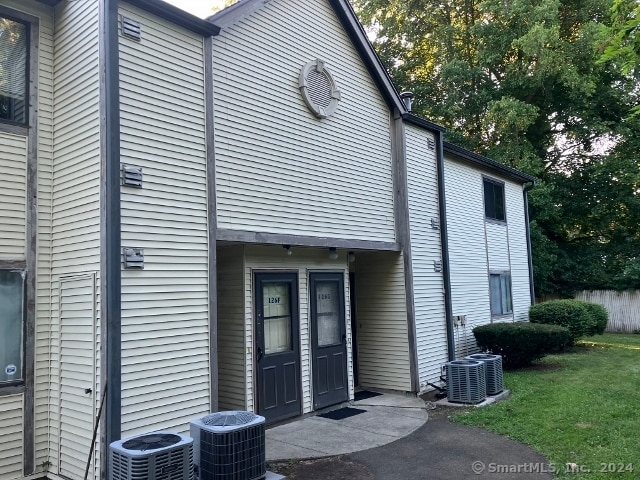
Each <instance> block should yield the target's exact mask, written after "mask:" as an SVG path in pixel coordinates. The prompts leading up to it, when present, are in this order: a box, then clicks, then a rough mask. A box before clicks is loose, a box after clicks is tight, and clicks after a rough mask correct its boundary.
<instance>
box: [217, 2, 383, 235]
mask: <svg viewBox="0 0 640 480" xmlns="http://www.w3.org/2000/svg"><path fill="white" fill-rule="evenodd" d="M213 41H214V54H213V64H214V65H213V72H214V85H215V88H214V90H215V125H216V183H217V185H216V190H217V209H218V226H219V228H224V229H237V230H250V231H257V232H271V233H287V234H299V235H315V236H328V237H339V238H347V239H365V240H378V241H394V238H395V227H394V214H393V185H392V175H391V147H390V128H389V110H388V107H387V105H386V104H385V102H384V100H383V98H382V97H381V95H380V93H379V92H378V90H377V88H376V86H375V84H374V83H373V81H372V79H371V78H370V76H369V73H368V71H367V70H366V68H365V67H364V65H363V63H362V61H361V59H360V58H359V56H358V54H357V52H356V50H355V48H354V47H353V45H352V44H351V42H350V40H349V38H348V37H347V35H346V33H345V31H344V29H343V28H342V26H341V25H340V23H339V20H338V19H337V17H336V15H335V13H334V12H333V10H332V9H331V7H330V5H329V3H328V2H326V1H317V2H315V1H314V2H301V1H297V0H273V1H271V2H268V3H267V2H265V5H264V6H263V7H261V8H260V9H259V10H258V11H256V12H254V13H253V14H251V15H249V16H248V17H246V18H244V19H243V20H241V21H239V22H238V23H236V24H235V25H233V26H230V27H229V28H227V29H225V30H223V32H222V33H221V34H220V35H219V36H217V37H214V40H213ZM257 45H259V46H260V47H259V48H256V46H257ZM318 58H320V59H322V60H324V61H325V62H326V67H327V68H328V69H329V71H330V72H331V74H332V75H333V77H334V79H335V80H336V82H337V85H338V89H339V90H340V92H341V98H342V100H341V101H340V104H339V107H338V110H337V112H336V113H335V114H334V115H332V116H331V117H330V118H328V119H323V120H319V119H317V118H316V117H315V116H314V115H313V114H312V113H311V112H310V111H309V110H308V109H307V107H306V105H305V103H304V101H303V99H302V96H301V94H300V91H299V88H298V76H299V74H300V71H301V69H302V67H303V66H304V65H305V64H306V63H307V62H309V61H312V60H316V59H318Z"/></svg>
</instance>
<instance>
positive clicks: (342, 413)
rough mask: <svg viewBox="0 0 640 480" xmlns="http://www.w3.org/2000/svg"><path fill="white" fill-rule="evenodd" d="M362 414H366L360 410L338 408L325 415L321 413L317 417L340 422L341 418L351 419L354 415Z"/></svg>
mask: <svg viewBox="0 0 640 480" xmlns="http://www.w3.org/2000/svg"><path fill="white" fill-rule="evenodd" d="M364 412H366V410H361V409H359V408H351V407H344V408H339V409H338V410H332V411H330V412H327V413H322V414H320V415H318V416H319V417H322V418H329V419H331V420H342V419H343V418H349V417H353V416H354V415H360V414H361V413H364Z"/></svg>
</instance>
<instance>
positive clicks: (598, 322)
mask: <svg viewBox="0 0 640 480" xmlns="http://www.w3.org/2000/svg"><path fill="white" fill-rule="evenodd" d="M582 304H583V305H584V306H585V307H586V308H587V310H588V311H589V314H590V315H591V322H592V325H591V326H592V328H591V333H589V335H602V334H603V333H604V331H605V329H606V328H607V323H609V313H608V312H607V309H606V308H604V307H603V306H602V305H600V304H599V303H592V302H584V301H583V302H582Z"/></svg>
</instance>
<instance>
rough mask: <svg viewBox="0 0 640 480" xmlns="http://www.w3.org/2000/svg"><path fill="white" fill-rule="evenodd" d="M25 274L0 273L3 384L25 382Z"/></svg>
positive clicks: (0, 359)
mask: <svg viewBox="0 0 640 480" xmlns="http://www.w3.org/2000/svg"><path fill="white" fill-rule="evenodd" d="M23 275H24V273H23V272H21V271H15V270H0V332H2V335H0V383H3V382H13V381H17V380H22V331H23V328H24V327H23V319H24V312H23V306H24V296H23V295H24V278H23Z"/></svg>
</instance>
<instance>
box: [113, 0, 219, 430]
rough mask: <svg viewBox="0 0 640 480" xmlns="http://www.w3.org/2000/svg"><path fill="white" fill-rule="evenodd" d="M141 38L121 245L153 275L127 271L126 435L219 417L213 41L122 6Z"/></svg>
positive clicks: (125, 132) (125, 156) (123, 75)
mask: <svg viewBox="0 0 640 480" xmlns="http://www.w3.org/2000/svg"><path fill="white" fill-rule="evenodd" d="M120 14H121V15H123V16H126V17H128V18H131V19H133V20H136V21H139V22H140V23H141V26H142V40H141V41H136V40H132V39H130V38H127V37H124V36H122V35H121V36H120V37H119V38H120V100H121V105H120V112H121V148H120V153H121V162H122V163H123V164H125V165H132V166H136V167H141V168H142V171H143V175H144V179H143V186H142V188H141V189H136V188H129V187H122V190H121V201H122V246H123V247H141V248H144V255H145V264H144V270H123V271H122V435H123V437H126V436H131V435H137V434H140V433H143V432H148V431H151V430H158V429H167V430H175V431H178V432H186V431H187V430H188V423H189V420H190V419H192V418H194V417H197V416H199V415H200V416H201V415H203V414H206V413H207V412H209V410H210V398H211V393H210V370H209V353H210V344H209V314H210V312H209V293H208V288H209V284H208V271H209V255H208V245H209V239H208V229H207V223H208V219H207V177H206V148H205V141H206V137H205V110H204V108H205V100H204V57H203V39H202V37H201V36H199V35H197V34H195V33H192V32H189V31H188V30H185V29H183V28H182V27H179V26H176V25H174V24H171V23H170V22H168V21H166V20H162V19H160V18H159V17H156V16H154V15H152V14H149V13H147V12H145V11H144V10H141V9H138V8H136V7H133V6H131V5H129V4H126V3H123V4H121V6H120Z"/></svg>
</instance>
